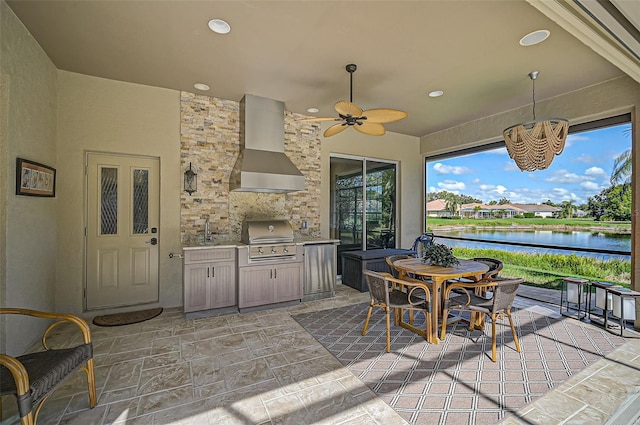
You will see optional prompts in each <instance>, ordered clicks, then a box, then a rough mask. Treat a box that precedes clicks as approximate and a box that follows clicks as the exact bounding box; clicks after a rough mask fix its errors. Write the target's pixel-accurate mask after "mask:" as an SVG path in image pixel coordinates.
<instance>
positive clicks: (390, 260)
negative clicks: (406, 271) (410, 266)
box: [384, 254, 413, 279]
mask: <svg viewBox="0 0 640 425" xmlns="http://www.w3.org/2000/svg"><path fill="white" fill-rule="evenodd" d="M407 258H413V257H412V256H410V255H407V254H395V255H389V256H388V257H385V259H384V260H385V261H386V262H387V265H388V266H389V270H391V275H392V276H393V277H395V278H396V279H398V278H399V277H400V275H401V274H402V273H401V271H400V269H398V268H397V267H396V266H395V265H394V264H393V263H394V262H395V261H398V260H406V259H407Z"/></svg>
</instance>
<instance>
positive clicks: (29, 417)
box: [20, 412, 35, 425]
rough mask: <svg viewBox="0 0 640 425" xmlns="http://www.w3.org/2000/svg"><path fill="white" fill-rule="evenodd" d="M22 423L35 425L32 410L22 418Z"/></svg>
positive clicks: (21, 424) (22, 424)
mask: <svg viewBox="0 0 640 425" xmlns="http://www.w3.org/2000/svg"><path fill="white" fill-rule="evenodd" d="M20 425H35V422H34V421H33V412H30V413H29V414H28V415H27V416H23V417H21V418H20Z"/></svg>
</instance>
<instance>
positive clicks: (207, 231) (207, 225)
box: [204, 218, 213, 241]
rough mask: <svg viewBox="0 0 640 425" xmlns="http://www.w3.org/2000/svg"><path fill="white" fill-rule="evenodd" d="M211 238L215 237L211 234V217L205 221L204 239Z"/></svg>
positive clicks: (208, 239)
mask: <svg viewBox="0 0 640 425" xmlns="http://www.w3.org/2000/svg"><path fill="white" fill-rule="evenodd" d="M211 239H213V238H212V236H211V223H210V222H209V218H207V221H205V222H204V240H205V241H210V240H211Z"/></svg>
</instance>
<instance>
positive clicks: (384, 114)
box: [303, 63, 407, 137]
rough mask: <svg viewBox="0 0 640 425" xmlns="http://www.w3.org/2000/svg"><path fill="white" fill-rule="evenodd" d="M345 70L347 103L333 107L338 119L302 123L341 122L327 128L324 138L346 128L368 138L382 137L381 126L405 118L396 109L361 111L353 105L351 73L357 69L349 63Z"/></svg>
mask: <svg viewBox="0 0 640 425" xmlns="http://www.w3.org/2000/svg"><path fill="white" fill-rule="evenodd" d="M345 69H346V70H347V72H348V73H349V101H346V100H340V101H338V102H336V104H335V105H334V108H335V110H336V112H337V113H338V117H339V118H308V119H305V120H303V121H341V122H339V123H337V124H334V125H332V126H331V127H329V128H327V129H326V130H325V132H324V134H323V135H324V137H331V136H334V135H336V134H338V133H341V132H343V131H344V130H346V129H347V128H348V127H353V128H354V129H355V130H356V131H358V132H360V133H363V134H366V135H369V136H382V135H383V134H385V132H386V130H385V128H384V126H383V125H382V124H384V123H389V122H393V121H399V120H401V119H403V118H406V117H407V113H406V112H404V111H399V110H397V109H387V108H376V109H368V110H366V111H363V110H362V109H361V108H360V107H359V106H358V105H356V104H354V103H353V73H354V72H355V71H356V70H357V69H358V67H357V65H356V64H353V63H350V64H348V65H347V66H346V67H345Z"/></svg>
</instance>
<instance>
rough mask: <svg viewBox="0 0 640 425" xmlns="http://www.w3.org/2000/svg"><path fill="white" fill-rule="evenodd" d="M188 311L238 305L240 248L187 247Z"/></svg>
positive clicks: (185, 305)
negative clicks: (237, 272)
mask: <svg viewBox="0 0 640 425" xmlns="http://www.w3.org/2000/svg"><path fill="white" fill-rule="evenodd" d="M183 284H184V311H185V313H190V312H194V311H202V310H210V309H216V308H222V307H229V306H234V305H236V249H235V248H207V249H195V250H185V253H184V265H183Z"/></svg>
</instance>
